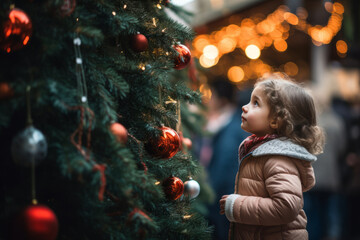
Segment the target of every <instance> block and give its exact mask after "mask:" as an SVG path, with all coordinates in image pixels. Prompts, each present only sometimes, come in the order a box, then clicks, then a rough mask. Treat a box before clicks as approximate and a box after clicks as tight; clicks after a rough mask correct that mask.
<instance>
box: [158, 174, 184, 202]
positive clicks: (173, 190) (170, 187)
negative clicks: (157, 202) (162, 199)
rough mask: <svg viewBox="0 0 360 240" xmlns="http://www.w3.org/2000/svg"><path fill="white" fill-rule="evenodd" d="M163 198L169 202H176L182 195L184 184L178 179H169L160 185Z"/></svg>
mask: <svg viewBox="0 0 360 240" xmlns="http://www.w3.org/2000/svg"><path fill="white" fill-rule="evenodd" d="M162 187H163V191H164V193H165V196H166V197H167V198H168V199H170V200H176V199H178V198H180V197H181V195H182V194H183V193H184V183H183V181H181V179H180V178H177V177H173V176H172V177H169V178H167V179H165V180H164V181H163V183H162Z"/></svg>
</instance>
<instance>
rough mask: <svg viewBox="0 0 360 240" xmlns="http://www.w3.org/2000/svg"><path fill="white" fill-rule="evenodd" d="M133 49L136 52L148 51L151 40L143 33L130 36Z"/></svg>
mask: <svg viewBox="0 0 360 240" xmlns="http://www.w3.org/2000/svg"><path fill="white" fill-rule="evenodd" d="M130 45H131V49H132V50H134V51H135V52H143V51H146V50H147V49H148V47H149V42H148V40H147V38H146V37H145V36H144V35H143V34H140V33H138V34H135V35H133V36H131V37H130Z"/></svg>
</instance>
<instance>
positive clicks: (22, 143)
mask: <svg viewBox="0 0 360 240" xmlns="http://www.w3.org/2000/svg"><path fill="white" fill-rule="evenodd" d="M11 153H12V157H13V160H14V162H15V163H17V164H19V165H21V166H31V164H32V161H34V163H35V165H36V164H38V163H39V162H40V161H41V160H43V159H44V158H45V157H46V154H47V142H46V139H45V136H44V135H43V134H42V132H40V131H39V130H38V129H36V128H34V127H33V126H29V127H27V128H25V129H24V130H23V131H21V132H20V133H19V134H18V135H16V136H15V137H14V139H13V141H12V144H11Z"/></svg>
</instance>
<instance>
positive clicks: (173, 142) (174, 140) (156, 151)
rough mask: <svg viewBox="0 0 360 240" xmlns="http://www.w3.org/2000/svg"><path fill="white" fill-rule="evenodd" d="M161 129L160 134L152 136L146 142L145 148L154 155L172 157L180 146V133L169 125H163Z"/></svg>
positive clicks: (165, 157)
mask: <svg viewBox="0 0 360 240" xmlns="http://www.w3.org/2000/svg"><path fill="white" fill-rule="evenodd" d="M160 130H161V134H160V136H159V137H157V138H150V139H149V141H148V142H147V143H146V144H145V148H146V150H147V151H148V152H149V153H150V154H151V155H153V156H154V157H159V158H164V159H169V158H172V157H173V156H174V155H175V154H176V153H177V152H178V151H179V148H180V137H179V134H178V133H177V132H176V131H175V130H174V129H171V128H169V127H161V128H160Z"/></svg>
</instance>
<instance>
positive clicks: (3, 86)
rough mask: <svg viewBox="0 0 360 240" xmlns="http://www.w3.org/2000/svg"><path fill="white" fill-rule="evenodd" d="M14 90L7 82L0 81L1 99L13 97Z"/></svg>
mask: <svg viewBox="0 0 360 240" xmlns="http://www.w3.org/2000/svg"><path fill="white" fill-rule="evenodd" d="M13 95H14V91H13V90H12V88H11V87H10V86H9V84H8V83H7V82H0V100H2V99H8V98H11V97H12V96H13Z"/></svg>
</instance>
